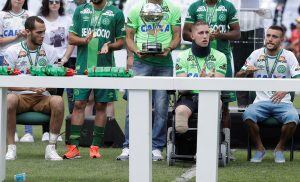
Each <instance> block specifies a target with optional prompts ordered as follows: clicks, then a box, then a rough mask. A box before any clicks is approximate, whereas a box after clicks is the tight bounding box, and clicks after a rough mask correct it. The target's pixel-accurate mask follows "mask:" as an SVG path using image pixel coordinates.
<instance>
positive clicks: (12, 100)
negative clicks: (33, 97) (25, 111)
mask: <svg viewBox="0 0 300 182" xmlns="http://www.w3.org/2000/svg"><path fill="white" fill-rule="evenodd" d="M18 104H19V97H18V96H17V95H15V94H8V95H7V110H8V111H12V110H16V109H17V107H18Z"/></svg>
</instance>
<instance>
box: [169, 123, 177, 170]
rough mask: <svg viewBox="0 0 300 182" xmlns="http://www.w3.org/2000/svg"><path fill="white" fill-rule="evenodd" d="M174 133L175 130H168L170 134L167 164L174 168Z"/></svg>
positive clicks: (170, 128)
mask: <svg viewBox="0 0 300 182" xmlns="http://www.w3.org/2000/svg"><path fill="white" fill-rule="evenodd" d="M172 131H173V128H172V127H169V128H168V133H167V163H168V166H173V165H174V163H175V159H172V155H173V153H174V152H173V150H174V143H173V142H172V137H171V135H172Z"/></svg>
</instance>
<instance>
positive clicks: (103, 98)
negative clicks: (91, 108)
mask: <svg viewBox="0 0 300 182" xmlns="http://www.w3.org/2000/svg"><path fill="white" fill-rule="evenodd" d="M92 90H93V91H94V100H95V102H96V103H100V102H105V103H106V102H113V101H117V94H116V90H114V89H77V88H75V89H74V90H73V98H74V101H82V100H88V99H89V96H90V93H91V91H92Z"/></svg>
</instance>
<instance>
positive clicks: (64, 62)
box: [58, 57, 68, 66]
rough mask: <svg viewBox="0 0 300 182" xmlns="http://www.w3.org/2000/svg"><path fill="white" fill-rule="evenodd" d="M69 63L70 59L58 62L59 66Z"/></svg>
mask: <svg viewBox="0 0 300 182" xmlns="http://www.w3.org/2000/svg"><path fill="white" fill-rule="evenodd" d="M66 62H68V59H67V58H66V57H63V58H61V60H60V61H59V62H58V66H64V64H66Z"/></svg>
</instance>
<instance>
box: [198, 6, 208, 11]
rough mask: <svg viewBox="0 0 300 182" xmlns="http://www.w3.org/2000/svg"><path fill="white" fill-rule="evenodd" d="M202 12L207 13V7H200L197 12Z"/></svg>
mask: <svg viewBox="0 0 300 182" xmlns="http://www.w3.org/2000/svg"><path fill="white" fill-rule="evenodd" d="M202 11H206V8H205V6H199V8H198V9H197V12H202Z"/></svg>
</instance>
